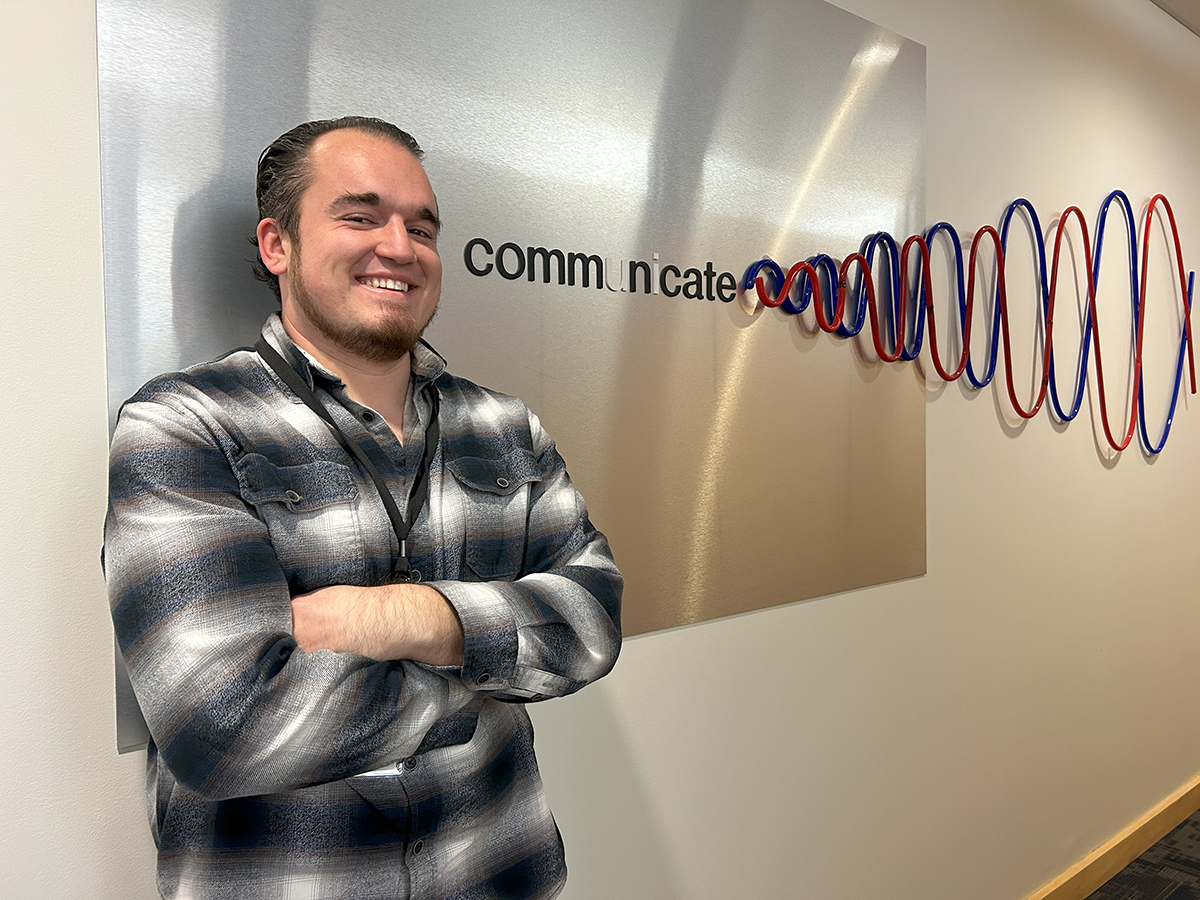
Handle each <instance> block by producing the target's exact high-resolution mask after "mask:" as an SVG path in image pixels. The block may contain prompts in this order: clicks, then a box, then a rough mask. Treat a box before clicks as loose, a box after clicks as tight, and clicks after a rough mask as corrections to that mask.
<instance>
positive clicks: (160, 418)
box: [105, 396, 473, 799]
mask: <svg viewBox="0 0 1200 900" xmlns="http://www.w3.org/2000/svg"><path fill="white" fill-rule="evenodd" d="M224 439H225V438H224V437H223V436H222V435H221V434H220V432H219V429H216V428H215V427H214V426H213V425H212V423H211V422H208V421H206V420H205V419H204V417H203V416H202V415H199V414H198V413H197V412H196V411H195V410H193V409H191V408H190V407H189V406H188V405H187V404H186V403H184V402H181V401H179V400H178V398H175V397H171V396H161V397H160V398H159V399H157V400H149V401H148V400H143V401H140V402H135V403H129V404H127V405H126V406H125V407H124V409H123V410H122V412H121V415H120V419H119V421H118V424H117V428H116V432H115V435H114V438H113V443H112V454H111V466H110V485H109V488H110V493H109V510H108V517H107V521H106V523H105V559H106V575H107V580H108V586H109V599H110V604H111V608H112V615H113V623H114V626H115V629H116V634H117V640H118V644H119V646H120V649H121V653H122V655H123V656H124V659H125V662H126V664H127V666H128V669H129V674H130V679H131V681H132V683H133V687H134V691H135V693H136V694H137V697H138V702H139V704H140V705H141V708H142V711H143V713H144V715H145V717H146V721H147V724H148V726H149V729H150V733H151V736H152V737H153V739H154V742H155V744H156V745H157V747H158V751H159V753H160V755H161V758H162V760H163V761H164V762H165V763H166V765H167V766H168V768H169V769H170V770H171V772H172V773H173V774H174V775H175V777H176V778H177V779H178V781H179V782H180V783H182V784H183V785H184V787H186V788H188V789H190V790H193V791H197V792H199V793H200V794H202V795H204V796H206V797H208V798H209V799H225V798H229V797H235V796H248V795H257V794H269V793H275V792H278V791H283V790H289V789H293V788H297V787H303V786H306V785H310V784H316V783H322V782H326V781H332V780H335V779H339V778H346V777H349V776H352V775H356V774H359V773H362V772H366V771H369V770H371V769H376V768H379V767H381V766H383V765H387V764H390V763H394V762H396V761H397V760H400V759H403V758H405V757H406V756H408V755H410V754H412V753H414V752H416V751H417V749H418V748H419V746H420V744H421V740H422V737H423V736H424V735H425V734H426V732H428V730H429V729H430V727H431V725H432V724H434V723H436V722H438V721H442V720H445V719H446V718H448V717H451V716H453V715H454V714H455V712H456V711H458V710H460V709H461V708H462V707H463V706H465V705H466V704H468V703H469V702H470V701H471V699H472V696H473V695H472V693H471V691H470V690H469V689H468V688H467V687H466V686H465V685H464V684H463V683H462V682H461V681H460V680H459V679H456V678H448V677H446V676H445V675H444V674H442V673H439V672H436V671H433V670H431V669H429V668H428V667H424V666H420V665H419V664H416V663H412V662H409V661H403V660H402V661H395V662H378V661H375V660H371V659H367V658H366V657H362V656H358V655H356V654H346V653H332V652H330V651H326V650H322V651H318V652H315V653H311V654H309V653H305V652H304V651H302V650H300V649H299V648H298V647H297V645H296V642H295V640H294V639H293V638H292V634H291V629H292V622H291V601H290V592H289V589H288V584H287V581H286V578H285V576H284V573H283V571H282V569H281V567H280V564H279V561H278V559H277V557H276V554H275V550H274V548H273V546H272V544H271V541H270V539H269V535H268V531H267V527H266V526H265V525H264V523H263V522H262V521H261V520H260V519H259V518H258V516H256V515H255V513H254V511H253V508H252V507H251V506H249V505H248V504H247V503H246V502H245V501H244V500H243V499H242V497H241V495H240V493H239V489H238V483H237V479H236V476H235V474H234V472H233V469H232V467H231V465H230V462H229V459H228V457H227V455H226V452H225V451H224V449H223V447H222V441H223V440H224Z"/></svg>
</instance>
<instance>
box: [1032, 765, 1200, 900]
mask: <svg viewBox="0 0 1200 900" xmlns="http://www.w3.org/2000/svg"><path fill="white" fill-rule="evenodd" d="M1197 809H1200V775H1198V776H1196V777H1195V778H1193V779H1192V780H1191V781H1189V782H1188V783H1187V784H1185V785H1184V786H1183V787H1181V788H1180V789H1179V790H1177V791H1176V792H1175V793H1173V794H1172V795H1171V796H1169V797H1168V798H1167V799H1166V800H1164V801H1162V803H1160V804H1158V805H1157V806H1155V807H1154V808H1153V809H1152V810H1150V811H1149V812H1148V813H1146V814H1145V815H1144V816H1141V817H1140V818H1139V819H1137V820H1136V821H1134V822H1132V823H1131V824H1130V825H1129V826H1127V827H1126V828H1123V829H1122V830H1121V831H1119V832H1118V833H1117V834H1115V835H1113V837H1112V838H1110V839H1109V840H1108V841H1105V842H1104V843H1103V844H1101V845H1100V846H1099V847H1097V848H1096V849H1095V850H1093V851H1092V852H1091V853H1089V854H1088V855H1087V856H1085V857H1084V858H1083V859H1081V860H1080V861H1079V862H1077V863H1075V865H1073V866H1071V868H1069V869H1067V871H1065V872H1063V873H1062V874H1061V875H1059V876H1058V877H1057V878H1055V879H1054V880H1052V881H1050V882H1047V883H1046V884H1044V885H1042V886H1041V887H1040V888H1038V889H1037V890H1036V891H1034V892H1033V893H1032V894H1030V895H1029V896H1028V897H1026V898H1025V900H1086V898H1087V897H1088V895H1089V894H1091V893H1092V892H1093V891H1095V890H1096V889H1097V888H1099V887H1100V886H1101V885H1103V884H1104V883H1105V882H1106V881H1108V880H1109V879H1110V878H1112V877H1113V876H1114V875H1116V874H1117V873H1118V872H1120V871H1121V870H1122V869H1123V868H1125V867H1126V866H1127V865H1129V864H1130V863H1131V862H1133V861H1134V860H1135V859H1137V858H1138V857H1139V856H1141V855H1142V854H1143V853H1145V852H1146V851H1147V850H1149V849H1150V848H1151V847H1152V846H1154V844H1156V843H1157V842H1158V841H1159V840H1161V839H1162V838H1163V837H1164V836H1165V835H1166V834H1167V833H1168V832H1170V831H1171V829H1172V828H1174V827H1175V826H1176V825H1178V824H1179V823H1180V822H1182V821H1183V820H1184V819H1186V818H1187V817H1188V816H1190V815H1191V814H1192V813H1194V812H1195V811H1196V810H1197Z"/></svg>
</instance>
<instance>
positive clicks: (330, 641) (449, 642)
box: [292, 584, 463, 666]
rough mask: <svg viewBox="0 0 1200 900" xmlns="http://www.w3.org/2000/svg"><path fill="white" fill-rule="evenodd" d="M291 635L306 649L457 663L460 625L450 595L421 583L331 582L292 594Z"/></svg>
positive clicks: (459, 661) (460, 649)
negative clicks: (358, 584) (361, 584)
mask: <svg viewBox="0 0 1200 900" xmlns="http://www.w3.org/2000/svg"><path fill="white" fill-rule="evenodd" d="M292 636H293V637H294V638H295V639H296V643H297V644H299V645H300V649H301V650H304V651H305V652H306V653H312V652H314V651H316V650H333V651H335V652H337V653H358V654H361V655H362V656H369V657H371V658H372V659H379V660H387V659H411V660H414V661H416V662H423V663H427V664H429V665H433V666H460V665H462V661H463V631H462V625H461V624H460V623H459V621H458V614H457V613H455V611H454V607H452V606H451V605H450V603H449V601H448V600H446V598H445V597H443V596H442V595H441V594H439V593H438V592H437V591H435V590H434V589H433V588H431V587H427V586H425V585H423V584H388V585H382V586H380V587H369V588H368V587H354V586H352V585H344V584H339V585H333V586H331V587H327V588H321V589H320V590H316V591H313V592H311V593H308V594H299V595H298V596H295V597H293V598H292Z"/></svg>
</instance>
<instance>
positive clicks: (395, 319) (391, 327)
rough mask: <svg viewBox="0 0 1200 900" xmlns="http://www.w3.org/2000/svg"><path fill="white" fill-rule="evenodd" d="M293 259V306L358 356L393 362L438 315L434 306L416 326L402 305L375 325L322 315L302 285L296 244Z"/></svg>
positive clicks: (345, 350) (413, 344)
mask: <svg viewBox="0 0 1200 900" xmlns="http://www.w3.org/2000/svg"><path fill="white" fill-rule="evenodd" d="M293 259H294V260H295V268H294V270H293V271H292V273H291V292H292V299H293V300H295V301H296V306H297V307H299V309H300V311H301V312H302V313H303V314H304V316H305V318H307V319H308V321H309V322H311V323H312V325H313V327H314V328H316V329H317V330H318V331H319V332H321V334H322V335H324V336H325V338H326V339H327V340H328V341H329V342H330V343H332V344H333V345H334V346H335V347H337V348H339V349H340V350H342V351H344V352H346V353H349V354H351V355H353V356H357V357H358V358H360V359H365V360H369V361H370V362H376V363H390V362H396V360H398V359H401V358H403V356H404V355H405V354H406V353H408V352H409V351H410V350H412V348H413V347H415V346H417V341H419V340H421V335H423V334H424V333H425V329H426V328H428V327H429V324H430V323H431V322H432V321H433V319H434V317H435V316H436V315H437V307H436V306H435V307H434V308H433V312H432V313H431V314H430V316H429V318H428V319H427V320H426V321H425V323H424V324H423V325H421V326H420V327H419V328H418V327H417V323H416V322H415V321H414V320H413V317H412V316H411V315H410V314H409V312H408V310H406V309H402V308H401V309H397V310H396V311H395V314H394V315H391V316H389V317H388V318H387V319H385V320H384V321H383V322H380V323H378V324H375V325H364V324H361V323H354V324H344V323H341V322H337V321H335V320H334V319H332V318H331V317H330V316H328V315H326V314H325V311H324V310H322V309H321V306H320V304H319V303H317V302H316V301H314V300H313V298H312V295H311V294H310V293H309V292H308V289H307V288H306V287H305V285H304V278H303V277H302V275H301V269H300V254H299V245H297V246H296V250H295V252H294V255H293Z"/></svg>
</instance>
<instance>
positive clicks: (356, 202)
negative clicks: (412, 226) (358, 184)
mask: <svg viewBox="0 0 1200 900" xmlns="http://www.w3.org/2000/svg"><path fill="white" fill-rule="evenodd" d="M380 202H381V199H380V196H379V195H378V194H377V193H375V192H374V191H367V192H366V193H365V194H352V193H345V194H342V195H341V196H340V197H338V198H336V199H335V200H334V201H333V202H332V203H330V204H329V211H330V212H331V213H334V212H337V211H338V210H339V209H345V208H346V207H348V206H379V204H380ZM412 218H414V219H417V220H418V221H422V222H428V223H429V224H431V225H432V226H433V227H434V228H435V229H436V230H438V231H441V230H442V220H441V219H440V218H439V217H438V214H437V213H436V212H434V211H433V210H432V209H430V208H429V207H428V206H420V207H417V209H416V210H415V211H414V213H413V216H412Z"/></svg>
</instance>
